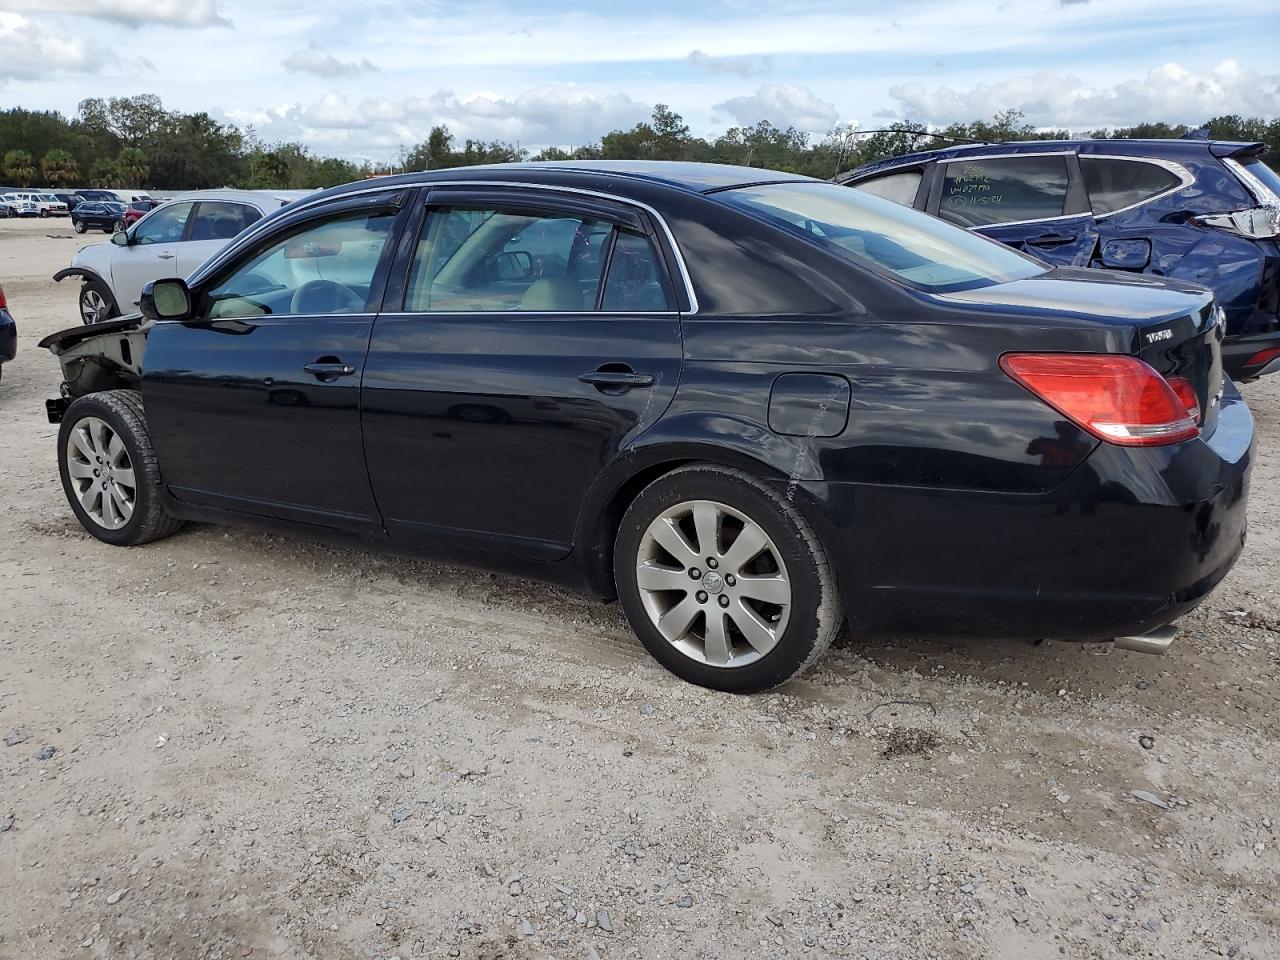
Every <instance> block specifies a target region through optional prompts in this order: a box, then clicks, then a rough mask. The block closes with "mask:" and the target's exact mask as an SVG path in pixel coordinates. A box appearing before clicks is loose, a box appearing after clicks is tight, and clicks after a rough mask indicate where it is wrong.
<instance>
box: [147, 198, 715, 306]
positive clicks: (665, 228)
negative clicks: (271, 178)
mask: <svg viewBox="0 0 1280 960" xmlns="http://www.w3.org/2000/svg"><path fill="white" fill-rule="evenodd" d="M436 187H473V188H474V187H500V188H503V189H506V190H539V191H543V192H546V193H552V194H555V193H567V194H570V195H577V196H584V197H595V198H597V199H600V200H610V201H612V202H614V203H618V204H622V205H623V206H626V207H631V208H634V209H636V210H640V211H643V212H644V213H646V214H648V215H649V217H650V218H652V222H653V223H654V224H656V225H657V227H658V230H659V231H660V232H661V235H662V237H663V238H664V239H665V241H666V243H665V244H660V245H659V246H660V252H661V253H662V255H663V256H662V259H663V262H664V263H665V264H667V272H668V274H672V273H673V271H672V270H671V264H670V263H669V262H668V261H669V258H670V259H673V260H674V265H675V268H676V269H675V271H674V273H678V274H679V276H680V281H681V283H682V284H683V285H684V295H685V299H686V302H687V303H688V304H689V309H688V310H681V309H679V306H680V304H679V303H678V302H677V304H676V307H677V309H675V310H670V311H664V312H663V313H661V314H653V316H665V315H670V314H681V315H683V316H694V315H696V314H697V313H698V295H697V294H696V293H695V292H694V287H693V280H692V278H691V277H690V275H689V266H688V264H687V263H686V262H685V258H684V253H683V252H682V251H681V250H680V245H679V244H678V243H677V242H676V238H675V234H674V233H672V231H671V226H670V225H669V224H668V223H667V220H666V218H665V217H663V215H662V214H661V213H659V212H658V211H657V210H655V209H654V208H653V207H651V206H650V205H649V204H647V203H645V202H643V201H641V200H635V199H632V198H631V197H624V196H619V195H618V194H613V193H608V192H606V191H602V190H587V189H585V188H583V187H567V186H562V185H560V184H552V183H531V182H528V181H520V180H434V179H423V180H417V181H413V182H409V183H400V184H397V185H396V187H394V188H389V187H388V186H387V185H385V184H383V185H376V184H375V185H372V186H369V187H364V188H362V189H360V190H352V191H350V192H348V193H343V194H342V195H341V196H340V197H322V198H319V199H307V198H303V199H300V200H295V201H294V202H293V203H290V204H288V205H287V206H286V207H284V208H283V209H285V210H288V211H289V214H288V216H292V215H293V214H294V213H301V212H302V211H305V210H308V209H311V208H314V207H316V206H318V205H324V204H329V203H334V202H336V201H339V200H357V199H359V198H361V197H365V196H367V195H369V194H371V193H382V192H388V191H389V190H397V191H398V192H400V193H401V194H405V193H412V192H413V191H415V190H424V191H430V190H433V189H434V188H436ZM418 196H419V197H421V194H419V195H418ZM414 205H415V207H416V208H417V209H422V208H423V204H420V203H417V201H416V200H415V201H414ZM138 222H139V223H141V222H142V221H138ZM274 222H275V221H274V218H273V217H272V216H271V215H267V216H266V217H263V218H262V219H261V220H259V221H258V222H257V223H255V224H253V225H252V226H250V227H249V229H248V230H246V231H245V232H244V233H243V234H242V235H241V236H239V237H237V238H236V239H235V240H233V241H232V242H231V244H229V245H228V246H227V247H226V248H224V249H223V250H222V251H220V252H219V253H217V254H215V255H214V256H213V257H211V258H210V259H209V260H207V261H206V262H205V263H204V264H203V265H202V266H201V267H199V268H197V270H196V272H195V273H193V274H192V275H191V282H192V283H200V282H202V281H203V280H204V278H205V277H206V276H207V275H208V274H209V273H211V272H213V271H214V270H216V269H217V268H218V267H219V266H221V263H222V261H223V260H224V259H226V258H227V257H231V256H234V255H235V253H236V251H237V250H238V249H239V248H240V247H241V246H243V245H245V244H249V243H253V242H254V240H255V236H254V234H256V233H257V232H258V231H259V229H269V227H267V226H265V225H266V224H272V225H274ZM672 287H673V291H674V292H675V293H676V299H677V301H678V300H679V290H678V289H675V284H672ZM383 309H384V311H385V310H386V304H385V303H384V304H383ZM387 312H390V311H387ZM584 313H590V314H593V315H595V316H610V314H608V313H604V312H603V311H602V312H600V313H596V312H595V311H594V310H592V311H584ZM526 315H527V316H536V314H526ZM561 315H562V316H564V315H565V314H561ZM408 316H426V314H408ZM646 316H649V314H646Z"/></svg>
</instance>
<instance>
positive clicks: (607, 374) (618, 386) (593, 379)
mask: <svg viewBox="0 0 1280 960" xmlns="http://www.w3.org/2000/svg"><path fill="white" fill-rule="evenodd" d="M578 379H579V380H581V381H582V382H583V383H589V384H591V385H592V386H593V387H595V388H596V389H597V390H608V389H610V388H612V389H614V390H630V389H631V388H632V387H652V386H653V377H652V376H650V375H649V374H647V373H636V372H635V371H633V370H596V371H594V372H592V373H584V374H583V375H582V376H580V377H579V378H578Z"/></svg>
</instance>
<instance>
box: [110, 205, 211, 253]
mask: <svg viewBox="0 0 1280 960" xmlns="http://www.w3.org/2000/svg"><path fill="white" fill-rule="evenodd" d="M194 206H195V204H194V203H192V202H187V203H173V204H170V205H169V206H167V207H165V208H164V209H163V210H157V211H156V212H155V213H153V214H152V215H151V216H149V217H145V218H143V219H142V220H139V221H138V225H137V226H136V227H135V228H134V230H133V242H134V243H143V244H145V243H175V242H177V241H178V240H181V239H182V234H183V231H185V230H186V228H187V218H188V217H190V216H191V208H192V207H194ZM120 212H121V213H123V212H124V204H120Z"/></svg>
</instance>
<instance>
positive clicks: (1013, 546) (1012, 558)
mask: <svg viewBox="0 0 1280 960" xmlns="http://www.w3.org/2000/svg"><path fill="white" fill-rule="evenodd" d="M1253 457H1254V429H1253V417H1252V415H1251V414H1250V412H1249V409H1248V407H1247V406H1245V404H1244V402H1243V401H1242V400H1241V399H1240V395H1239V393H1238V392H1237V391H1236V390H1235V389H1234V387H1233V386H1230V385H1229V386H1228V389H1227V395H1226V396H1224V399H1223V405H1222V409H1221V412H1220V415H1219V417H1218V422H1217V426H1216V429H1215V431H1214V434H1213V436H1212V437H1210V438H1208V439H1207V440H1206V439H1196V440H1191V441H1187V442H1186V443H1182V444H1176V445H1173V446H1169V447H1155V448H1146V449H1131V448H1124V447H1117V446H1112V445H1109V444H1101V445H1100V446H1099V447H1098V449H1097V450H1096V451H1095V452H1094V453H1093V454H1092V455H1091V456H1090V458H1089V459H1088V460H1087V461H1086V462H1085V463H1084V464H1083V465H1082V466H1081V467H1080V468H1079V469H1078V470H1077V471H1076V472H1075V473H1074V474H1073V475H1072V477H1071V478H1070V479H1069V480H1068V481H1067V482H1066V483H1064V484H1063V485H1062V486H1061V487H1060V488H1058V489H1056V490H1054V491H1052V492H1051V493H1046V494H1031V495H1028V494H1007V493H989V492H979V491H969V490H945V489H928V488H907V487H889V486H872V485H862V484H837V483H817V482H815V483H806V484H801V485H800V487H801V489H803V490H804V493H805V494H806V496H805V497H804V498H803V499H802V500H801V506H802V508H803V509H804V510H805V512H806V514H807V515H809V517H810V518H811V520H812V521H813V522H814V523H815V525H816V526H817V527H818V529H819V533H820V535H821V536H822V537H823V540H824V543H825V544H826V545H827V548H828V551H829V552H830V553H831V554H832V555H833V556H832V559H833V560H834V561H835V565H836V569H837V573H838V576H839V578H840V583H841V588H842V591H843V595H844V597H845V601H846V603H845V607H846V609H847V610H848V611H849V619H850V626H851V627H852V629H853V631H854V632H855V633H858V634H862V635H866V636H873V637H874V636H903V635H917V636H931V637H939V638H987V639H1041V638H1045V639H1059V640H1110V639H1113V638H1115V637H1119V636H1136V635H1141V634H1146V633H1149V632H1150V631H1152V630H1154V629H1156V628H1158V627H1162V626H1164V625H1165V624H1168V623H1170V622H1171V621H1173V620H1175V619H1176V618H1177V617H1179V616H1182V615H1183V614H1185V613H1187V612H1188V611H1190V610H1192V609H1193V608H1194V607H1196V606H1197V605H1198V604H1199V603H1200V602H1201V601H1202V600H1203V599H1204V597H1205V596H1206V595H1207V594H1208V593H1209V592H1210V591H1211V590H1212V589H1213V588H1214V587H1215V586H1217V585H1218V583H1219V582H1220V581H1221V580H1222V579H1223V577H1225V576H1226V575H1227V573H1228V572H1229V571H1230V570H1231V567H1232V566H1233V565H1234V564H1235V562H1236V559H1237V558H1238V557H1239V555H1240V552H1241V550H1242V549H1243V546H1244V537H1245V515H1246V505H1247V499H1248V481H1249V473H1250V470H1251V468H1252V463H1253Z"/></svg>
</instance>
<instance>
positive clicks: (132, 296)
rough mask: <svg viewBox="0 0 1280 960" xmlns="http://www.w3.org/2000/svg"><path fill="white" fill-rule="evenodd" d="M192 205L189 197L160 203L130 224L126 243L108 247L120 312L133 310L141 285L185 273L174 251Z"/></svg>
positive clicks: (133, 311)
mask: <svg viewBox="0 0 1280 960" xmlns="http://www.w3.org/2000/svg"><path fill="white" fill-rule="evenodd" d="M194 207H195V204H194V203H193V202H192V201H189V200H186V201H180V202H177V203H170V204H167V205H166V206H163V207H161V208H160V209H158V210H156V211H155V212H154V213H152V214H151V215H150V216H148V217H143V218H142V219H141V220H139V221H138V222H137V223H136V224H134V226H133V229H132V230H130V231H129V243H128V246H123V247H117V248H116V249H114V250H113V251H112V256H111V288H112V290H113V291H114V292H115V296H116V306H117V307H119V308H120V312H121V313H124V314H128V313H136V312H137V306H138V298H139V297H140V296H142V288H143V287H145V286H146V285H147V284H148V283H150V282H151V281H152V280H162V279H164V278H166V277H182V276H186V274H184V273H183V272H182V271H181V269H180V268H179V266H178V254H179V252H180V248H181V246H182V238H183V236H184V235H185V233H186V230H187V221H188V220H189V219H190V217H191V211H192V209H193V208H194ZM120 216H121V217H122V218H123V217H124V214H123V213H121V214H120Z"/></svg>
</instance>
